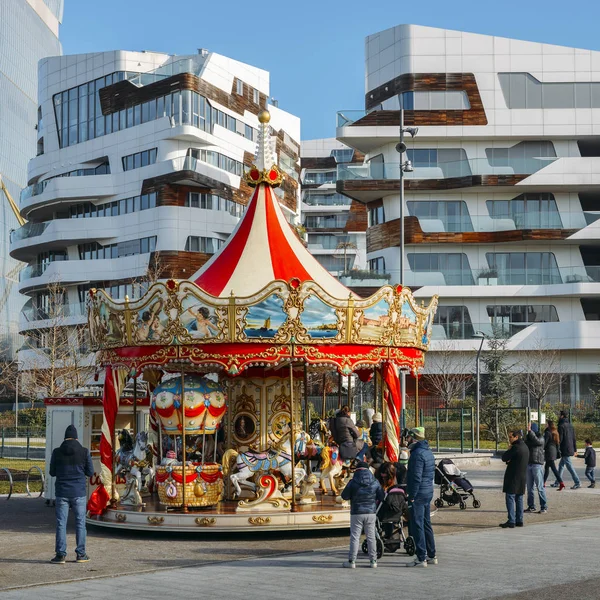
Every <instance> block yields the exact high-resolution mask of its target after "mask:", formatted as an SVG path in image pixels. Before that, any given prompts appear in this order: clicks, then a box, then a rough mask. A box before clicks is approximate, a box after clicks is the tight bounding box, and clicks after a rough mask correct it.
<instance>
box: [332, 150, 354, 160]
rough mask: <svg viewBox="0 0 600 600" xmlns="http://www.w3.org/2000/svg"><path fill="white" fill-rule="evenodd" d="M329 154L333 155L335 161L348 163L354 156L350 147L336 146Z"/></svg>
mask: <svg viewBox="0 0 600 600" xmlns="http://www.w3.org/2000/svg"><path fill="white" fill-rule="evenodd" d="M330 156H333V158H334V159H335V162H336V163H349V162H352V159H353V158H354V150H353V149H352V148H336V149H334V150H332V151H331V154H330Z"/></svg>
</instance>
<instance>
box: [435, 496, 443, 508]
mask: <svg viewBox="0 0 600 600" xmlns="http://www.w3.org/2000/svg"><path fill="white" fill-rule="evenodd" d="M433 504H434V506H435V507H436V508H443V507H444V501H443V500H442V499H441V498H436V499H435V502H434V503H433Z"/></svg>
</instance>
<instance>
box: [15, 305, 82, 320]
mask: <svg viewBox="0 0 600 600" xmlns="http://www.w3.org/2000/svg"><path fill="white" fill-rule="evenodd" d="M21 314H22V315H23V317H24V319H25V320H26V321H28V322H32V321H44V320H47V319H62V318H63V317H85V316H86V315H87V309H86V305H85V302H73V303H71V304H61V305H60V306H56V307H53V308H52V310H51V311H49V310H45V309H43V308H37V307H35V306H28V307H25V308H23V310H22V311H21Z"/></svg>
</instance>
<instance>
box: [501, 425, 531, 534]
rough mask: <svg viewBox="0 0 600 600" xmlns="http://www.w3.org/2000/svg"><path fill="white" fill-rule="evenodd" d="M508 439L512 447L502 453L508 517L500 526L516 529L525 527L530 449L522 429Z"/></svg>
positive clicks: (510, 434) (503, 489) (509, 435)
mask: <svg viewBox="0 0 600 600" xmlns="http://www.w3.org/2000/svg"><path fill="white" fill-rule="evenodd" d="M508 441H509V442H510V448H509V449H508V450H507V451H506V452H505V453H504V454H503V455H502V461H503V462H505V463H506V472H505V473H504V485H503V486H502V491H503V492H504V494H505V495H506V510H507V512H508V519H507V521H506V522H505V523H501V524H500V527H502V528H504V529H506V528H510V529H514V527H515V526H517V527H523V495H524V494H525V485H526V483H527V465H528V464H529V449H528V448H527V445H526V444H525V442H524V441H523V434H522V432H521V431H513V432H512V433H509V434H508Z"/></svg>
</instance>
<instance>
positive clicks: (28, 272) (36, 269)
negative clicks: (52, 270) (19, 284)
mask: <svg viewBox="0 0 600 600" xmlns="http://www.w3.org/2000/svg"><path fill="white" fill-rule="evenodd" d="M65 260H67V259H66V258H63V259H61V258H56V259H55V260H53V261H50V262H46V263H42V264H40V265H28V266H26V267H25V268H24V269H21V271H20V272H19V281H26V280H27V279H31V278H33V277H41V276H42V275H43V274H44V273H45V271H46V269H47V268H48V267H49V266H50V265H51V264H52V263H53V262H62V261H65Z"/></svg>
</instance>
